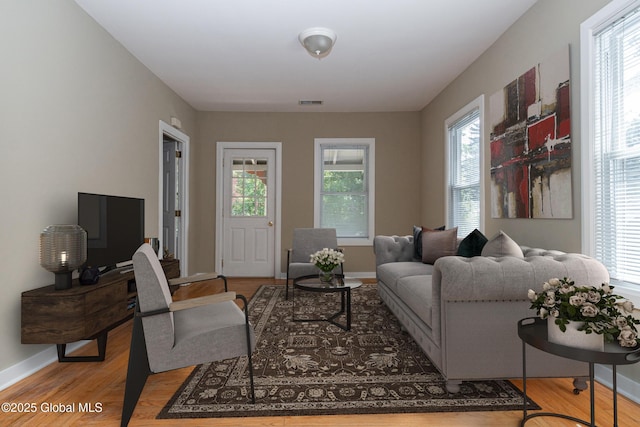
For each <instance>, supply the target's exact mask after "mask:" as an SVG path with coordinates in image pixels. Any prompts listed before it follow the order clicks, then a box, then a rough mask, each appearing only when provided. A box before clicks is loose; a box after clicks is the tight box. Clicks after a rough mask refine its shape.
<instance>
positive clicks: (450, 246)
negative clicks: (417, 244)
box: [422, 227, 458, 264]
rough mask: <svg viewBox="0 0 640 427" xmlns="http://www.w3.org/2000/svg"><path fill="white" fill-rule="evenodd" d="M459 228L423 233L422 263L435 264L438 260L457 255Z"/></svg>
mask: <svg viewBox="0 0 640 427" xmlns="http://www.w3.org/2000/svg"><path fill="white" fill-rule="evenodd" d="M457 247H458V227H454V228H450V229H448V230H444V231H435V230H430V231H423V232H422V262H424V263H426V264H433V263H434V262H436V260H437V259H438V258H441V257H443V256H450V255H455V254H456V248H457Z"/></svg>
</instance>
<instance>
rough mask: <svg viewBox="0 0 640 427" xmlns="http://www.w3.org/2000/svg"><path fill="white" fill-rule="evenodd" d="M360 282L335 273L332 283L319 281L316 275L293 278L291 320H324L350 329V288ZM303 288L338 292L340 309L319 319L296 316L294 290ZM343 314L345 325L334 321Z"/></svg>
mask: <svg viewBox="0 0 640 427" xmlns="http://www.w3.org/2000/svg"><path fill="white" fill-rule="evenodd" d="M361 285H362V282H361V281H360V280H358V279H349V278H345V277H344V275H343V274H336V275H335V282H334V283H332V284H326V283H323V282H321V281H320V279H319V278H318V275H317V274H315V275H311V276H301V277H298V278H296V279H294V280H293V290H292V297H291V298H292V300H293V308H292V310H293V315H292V320H293V321H294V322H317V321H325V322H329V323H331V324H333V325H335V326H338V327H339V328H342V329H344V330H345V331H349V330H351V289H355V288H357V287H360V286H361ZM296 289H298V290H303V291H307V292H320V293H324V294H330V293H340V311H338V312H337V313H335V314H332V315H329V316H328V317H325V318H319V319H300V318H296V297H295V290H296ZM343 314H345V315H346V317H347V319H346V320H347V323H346V325H342V324H340V323H338V322H336V320H335V319H336V318H338V317H339V316H341V315H343Z"/></svg>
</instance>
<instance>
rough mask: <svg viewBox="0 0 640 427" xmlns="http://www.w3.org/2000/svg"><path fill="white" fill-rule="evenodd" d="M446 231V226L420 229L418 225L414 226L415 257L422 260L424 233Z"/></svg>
mask: <svg viewBox="0 0 640 427" xmlns="http://www.w3.org/2000/svg"><path fill="white" fill-rule="evenodd" d="M434 230H440V231H441V230H444V225H443V226H441V227H438V228H427V227H420V226H418V225H414V226H413V256H414V257H415V258H417V259H422V232H423V231H434Z"/></svg>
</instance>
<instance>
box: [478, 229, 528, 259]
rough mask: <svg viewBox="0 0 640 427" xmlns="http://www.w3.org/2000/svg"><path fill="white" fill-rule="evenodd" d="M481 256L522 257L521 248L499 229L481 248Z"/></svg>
mask: <svg viewBox="0 0 640 427" xmlns="http://www.w3.org/2000/svg"><path fill="white" fill-rule="evenodd" d="M482 256H496V257H498V256H514V257H518V258H524V254H523V253H522V249H520V246H518V244H517V243H516V242H514V241H513V239H512V238H511V237H509V236H507V234H506V233H505V232H504V231H502V230H500V231H498V233H497V234H496V235H495V236H493V237H492V238H491V240H489V241H488V242H487V244H486V245H484V248H482Z"/></svg>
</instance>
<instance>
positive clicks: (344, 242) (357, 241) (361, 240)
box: [313, 138, 376, 246]
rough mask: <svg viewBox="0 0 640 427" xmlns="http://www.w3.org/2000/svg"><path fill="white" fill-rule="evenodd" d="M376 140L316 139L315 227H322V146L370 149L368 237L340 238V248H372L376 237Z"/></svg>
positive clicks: (314, 157) (314, 181)
mask: <svg viewBox="0 0 640 427" xmlns="http://www.w3.org/2000/svg"><path fill="white" fill-rule="evenodd" d="M375 143H376V140H375V138H315V139H314V155H313V165H314V174H313V176H314V179H313V226H314V227H320V192H321V188H322V176H321V173H322V165H321V162H322V151H321V149H322V146H324V145H333V146H336V145H338V146H340V145H343V146H353V145H366V146H367V148H368V159H369V162H368V164H367V168H368V170H367V177H368V181H367V186H368V198H369V203H368V218H367V219H368V225H369V227H368V234H369V236H368V237H338V245H340V246H372V245H373V238H374V237H375V206H376V205H375V194H376V190H375V183H376V175H375V164H376V156H375V147H376V145H375Z"/></svg>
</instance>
